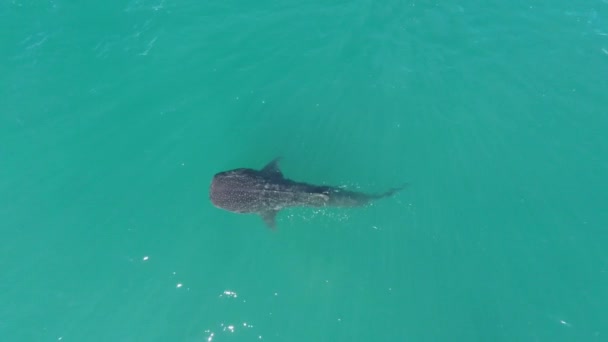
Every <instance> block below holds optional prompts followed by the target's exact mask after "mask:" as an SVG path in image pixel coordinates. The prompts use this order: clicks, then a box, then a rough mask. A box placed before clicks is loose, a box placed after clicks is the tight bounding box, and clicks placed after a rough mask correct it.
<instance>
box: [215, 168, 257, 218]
mask: <svg viewBox="0 0 608 342" xmlns="http://www.w3.org/2000/svg"><path fill="white" fill-rule="evenodd" d="M255 179H256V176H255V171H254V170H251V169H235V170H230V171H225V172H220V173H218V174H216V175H215V176H214V177H213V180H212V181H211V187H210V189H209V198H210V199H211V203H213V205H215V206H216V207H218V208H221V209H225V210H229V211H232V212H237V213H249V212H255V211H256V210H257V208H256V205H255V202H256V199H257V193H256V191H254V190H255V189H252V184H255Z"/></svg>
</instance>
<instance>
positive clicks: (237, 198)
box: [209, 158, 403, 228]
mask: <svg viewBox="0 0 608 342" xmlns="http://www.w3.org/2000/svg"><path fill="white" fill-rule="evenodd" d="M280 159H281V158H276V159H274V160H273V161H271V162H270V163H268V164H267V165H266V166H265V167H264V168H263V169H261V170H254V169H247V168H240V169H234V170H229V171H224V172H220V173H217V174H216V175H215V176H214V177H213V181H212V182H211V187H210V189H209V198H210V199H211V202H212V203H213V205H215V206H216V207H218V208H221V209H224V210H228V211H231V212H234V213H242V214H245V213H251V214H258V215H260V216H262V218H263V219H264V222H266V225H268V227H270V228H275V226H276V223H275V218H276V215H277V213H278V212H279V210H281V209H283V208H289V207H358V206H364V205H367V204H369V203H370V202H371V201H373V200H377V199H380V198H383V197H389V196H392V195H393V194H395V193H396V192H398V191H399V190H401V189H403V186H401V187H399V188H394V189H390V190H388V191H386V192H384V193H381V194H365V193H362V192H356V191H348V190H344V189H340V188H338V187H333V186H319V185H312V184H307V183H301V182H296V181H293V180H290V179H287V178H285V177H284V176H283V173H282V172H281V170H280V168H279V160H280Z"/></svg>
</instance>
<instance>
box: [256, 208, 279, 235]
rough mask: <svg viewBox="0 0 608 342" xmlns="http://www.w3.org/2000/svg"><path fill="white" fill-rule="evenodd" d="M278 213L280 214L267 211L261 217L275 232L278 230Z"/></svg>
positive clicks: (275, 211)
mask: <svg viewBox="0 0 608 342" xmlns="http://www.w3.org/2000/svg"><path fill="white" fill-rule="evenodd" d="M278 212H279V211H278V210H267V211H264V212H261V213H260V215H261V216H262V218H263V219H264V222H265V223H266V225H267V226H268V228H270V229H273V230H274V229H275V228H276V226H277V223H276V218H277V213H278Z"/></svg>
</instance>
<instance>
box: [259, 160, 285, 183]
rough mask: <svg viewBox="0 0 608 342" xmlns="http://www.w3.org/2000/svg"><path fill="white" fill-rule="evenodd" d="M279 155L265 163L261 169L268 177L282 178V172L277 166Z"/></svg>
mask: <svg viewBox="0 0 608 342" xmlns="http://www.w3.org/2000/svg"><path fill="white" fill-rule="evenodd" d="M280 160H281V157H277V158H274V159H273V160H272V161H271V162H270V163H268V164H266V166H264V168H263V169H262V171H261V172H262V173H263V174H266V175H267V176H270V177H277V178H283V172H281V169H280V168H279V161H280Z"/></svg>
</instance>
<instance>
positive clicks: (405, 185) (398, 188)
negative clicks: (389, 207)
mask: <svg viewBox="0 0 608 342" xmlns="http://www.w3.org/2000/svg"><path fill="white" fill-rule="evenodd" d="M407 186H408V184H407V183H404V184H403V185H401V186H398V187H396V188H392V189H389V190H388V191H386V192H384V193H381V194H378V195H375V196H374V197H375V198H376V199H378V198H384V197H391V196H393V195H394V194H396V193H398V192H399V191H401V190H403V189H405V187H407Z"/></svg>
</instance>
